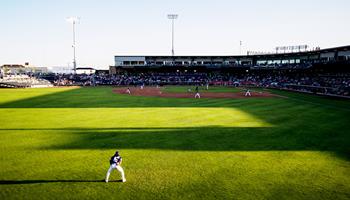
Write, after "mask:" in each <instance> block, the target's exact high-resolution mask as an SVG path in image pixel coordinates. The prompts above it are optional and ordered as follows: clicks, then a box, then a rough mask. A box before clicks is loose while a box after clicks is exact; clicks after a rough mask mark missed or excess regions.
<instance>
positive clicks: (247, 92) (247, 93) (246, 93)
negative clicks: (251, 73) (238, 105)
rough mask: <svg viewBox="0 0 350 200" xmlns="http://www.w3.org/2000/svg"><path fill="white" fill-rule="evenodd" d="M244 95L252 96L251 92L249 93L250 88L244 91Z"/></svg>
mask: <svg viewBox="0 0 350 200" xmlns="http://www.w3.org/2000/svg"><path fill="white" fill-rule="evenodd" d="M244 96H246V97H247V96H250V97H251V96H252V94H250V90H249V89H247V91H246V92H245V95H244Z"/></svg>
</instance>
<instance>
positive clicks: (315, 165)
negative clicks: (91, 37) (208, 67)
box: [0, 87, 350, 200]
mask: <svg viewBox="0 0 350 200" xmlns="http://www.w3.org/2000/svg"><path fill="white" fill-rule="evenodd" d="M113 90H115V88H112V87H95V88H94V87H86V88H85V87H82V88H78V87H74V88H73V87H72V88H49V89H0V199H3V200H7V199H191V200H194V199H278V200H280V199H307V200H310V199H350V101H346V100H337V99H327V98H323V97H317V96H312V95H306V94H297V93H290V92H282V91H273V90H272V91H269V92H270V93H271V94H274V95H276V96H273V95H272V96H271V97H269V98H255V97H254V95H253V97H247V98H202V99H194V98H167V97H152V96H133V95H126V94H118V93H116V92H113ZM186 90H187V88H186V87H169V88H166V89H163V90H162V91H163V92H168V93H174V92H175V93H176V92H186ZM209 91H211V92H213V93H215V92H227V93H230V92H232V93H240V92H241V91H240V90H238V89H233V88H223V87H222V88H221V87H220V88H210V89H209ZM263 92H266V91H263ZM116 150H119V152H120V154H121V156H122V157H123V164H122V166H123V168H124V170H125V174H126V179H127V182H125V183H122V182H118V180H120V174H119V173H118V172H117V171H114V172H113V173H112V175H111V178H110V180H111V181H110V182H109V183H105V182H104V181H103V180H104V178H105V174H106V172H107V170H108V167H109V159H110V157H111V156H112V155H113V154H114V152H115V151H116Z"/></svg>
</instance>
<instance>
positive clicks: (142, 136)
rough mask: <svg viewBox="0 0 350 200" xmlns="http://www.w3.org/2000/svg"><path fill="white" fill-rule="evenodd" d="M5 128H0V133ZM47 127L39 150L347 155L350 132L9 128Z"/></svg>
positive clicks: (252, 129)
mask: <svg viewBox="0 0 350 200" xmlns="http://www.w3.org/2000/svg"><path fill="white" fill-rule="evenodd" d="M6 130H7V129H1V130H0V133H1V132H3V131H6ZM10 130H19V131H24V132H25V134H26V133H27V131H43V130H45V131H49V132H47V133H46V134H48V135H50V134H51V133H50V132H52V135H51V139H50V140H52V141H54V142H52V141H47V142H46V144H44V145H43V146H40V147H39V149H40V150H51V149H54V150H62V149H161V150H178V151H327V152H334V153H336V154H337V155H339V156H342V157H343V158H346V159H349V156H348V155H349V152H350V149H349V146H348V141H349V137H350V136H349V135H348V134H345V132H344V134H341V133H339V134H338V135H337V136H336V135H335V134H334V133H333V132H328V131H314V129H313V127H310V128H309V129H308V128H304V129H303V130H302V131H296V132H292V131H290V130H289V129H288V128H286V129H281V128H274V127H272V128H271V127H260V128H256V127H255V128H253V127H250V128H247V127H244V128H239V127H211V126H210V127H191V128H172V127H169V128H140V127H139V128H95V129H94V128H92V129H88V128H63V129H59V128H53V129H50V128H49V129H45V128H40V129H24V130H23V129H10Z"/></svg>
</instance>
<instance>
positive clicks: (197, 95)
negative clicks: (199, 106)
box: [194, 86, 201, 99]
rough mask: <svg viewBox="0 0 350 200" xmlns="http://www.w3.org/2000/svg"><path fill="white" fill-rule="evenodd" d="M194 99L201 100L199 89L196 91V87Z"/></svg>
mask: <svg viewBox="0 0 350 200" xmlns="http://www.w3.org/2000/svg"><path fill="white" fill-rule="evenodd" d="M194 98H195V99H197V98H198V99H200V98H201V95H200V94H199V89H198V86H197V87H196V94H195V95H194Z"/></svg>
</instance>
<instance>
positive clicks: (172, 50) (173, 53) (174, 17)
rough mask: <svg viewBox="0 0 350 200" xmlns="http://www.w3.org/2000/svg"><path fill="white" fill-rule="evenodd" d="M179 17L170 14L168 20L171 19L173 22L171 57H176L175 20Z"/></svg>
mask: <svg viewBox="0 0 350 200" xmlns="http://www.w3.org/2000/svg"><path fill="white" fill-rule="evenodd" d="M178 17H179V15H177V14H169V15H168V19H170V20H171V22H172V26H171V28H172V29H171V30H172V31H171V36H172V37H171V38H172V40H171V46H172V48H171V55H172V56H174V55H175V51H174V24H175V19H177V18H178Z"/></svg>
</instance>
